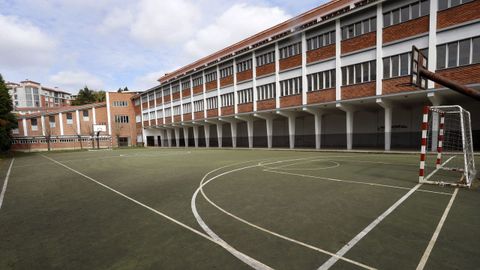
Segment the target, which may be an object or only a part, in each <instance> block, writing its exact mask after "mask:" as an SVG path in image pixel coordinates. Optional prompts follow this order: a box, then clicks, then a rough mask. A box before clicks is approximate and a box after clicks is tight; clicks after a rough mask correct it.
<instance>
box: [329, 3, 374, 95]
mask: <svg viewBox="0 0 480 270" xmlns="http://www.w3.org/2000/svg"><path fill="white" fill-rule="evenodd" d="M382 46H383V8H382V3H379V4H377V50H376V53H377V80H376V82H375V84H376V94H377V96H379V95H382V92H383V84H382V79H383V47H382ZM337 80H338V79H337ZM339 81H340V82H341V78H340V80H339Z"/></svg>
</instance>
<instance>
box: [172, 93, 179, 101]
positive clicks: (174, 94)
mask: <svg viewBox="0 0 480 270" xmlns="http://www.w3.org/2000/svg"><path fill="white" fill-rule="evenodd" d="M177 99H180V92H176V93H173V94H172V100H177Z"/></svg>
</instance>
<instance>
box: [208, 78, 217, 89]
mask: <svg viewBox="0 0 480 270" xmlns="http://www.w3.org/2000/svg"><path fill="white" fill-rule="evenodd" d="M216 89H217V81H216V80H215V81H212V82H208V83H207V85H206V91H211V90H216Z"/></svg>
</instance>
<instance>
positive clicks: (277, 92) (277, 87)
mask: <svg viewBox="0 0 480 270" xmlns="http://www.w3.org/2000/svg"><path fill="white" fill-rule="evenodd" d="M275 104H276V105H275V108H280V52H279V50H278V42H275Z"/></svg>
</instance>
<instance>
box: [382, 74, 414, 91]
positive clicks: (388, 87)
mask: <svg viewBox="0 0 480 270" xmlns="http://www.w3.org/2000/svg"><path fill="white" fill-rule="evenodd" d="M409 82H410V76H402V77H397V78H391V79H384V80H383V81H382V94H383V95H388V94H394V93H401V92H409V91H414V90H416V88H415V87H412V86H399V84H403V83H409Z"/></svg>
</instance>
